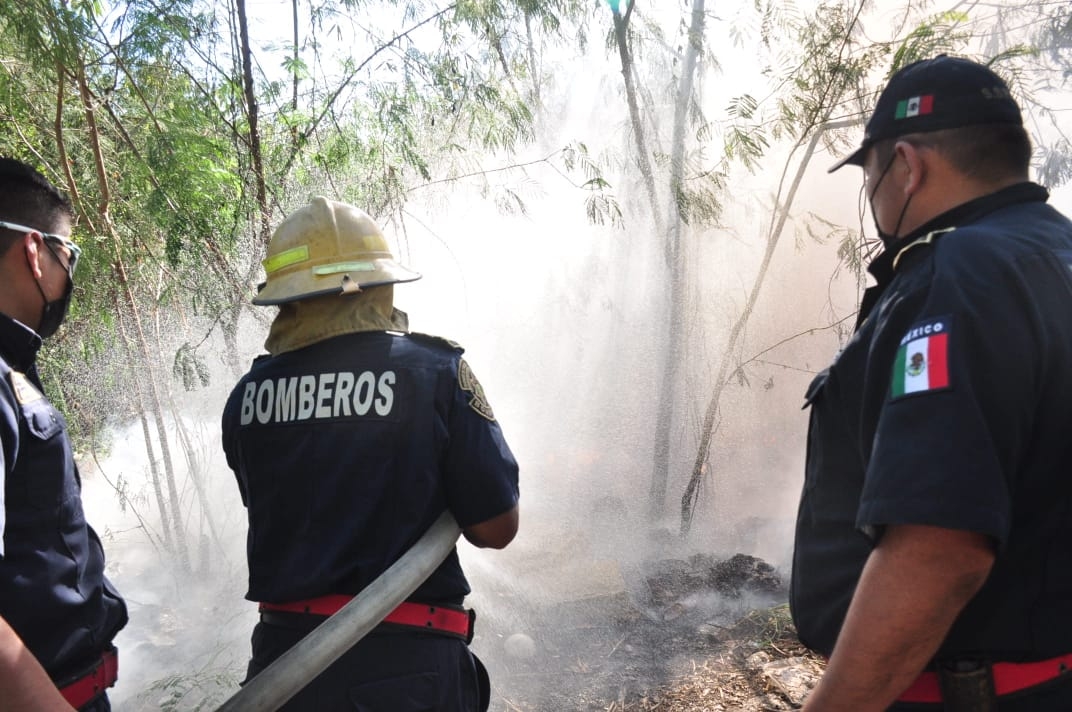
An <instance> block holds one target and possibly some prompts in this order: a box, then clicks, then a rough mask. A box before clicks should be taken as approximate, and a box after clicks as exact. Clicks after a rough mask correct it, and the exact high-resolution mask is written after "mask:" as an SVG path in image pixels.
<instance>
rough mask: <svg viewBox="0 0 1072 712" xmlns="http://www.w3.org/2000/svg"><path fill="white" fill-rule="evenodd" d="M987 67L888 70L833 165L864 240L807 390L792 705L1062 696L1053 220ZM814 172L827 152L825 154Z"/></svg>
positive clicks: (1064, 653) (998, 705) (1071, 541)
mask: <svg viewBox="0 0 1072 712" xmlns="http://www.w3.org/2000/svg"><path fill="white" fill-rule="evenodd" d="M1030 156H1031V147H1030V141H1029V139H1028V137H1027V134H1026V132H1025V131H1024V128H1023V124H1022V119H1021V115H1020V110H1019V107H1018V106H1017V104H1016V102H1015V101H1014V100H1013V98H1012V97H1011V95H1010V93H1009V89H1008V87H1007V85H1006V84H1005V82H1004V81H1002V80H1001V79H1000V78H999V77H998V76H997V75H996V74H994V73H993V72H992V71H991V70H990V69H988V68H987V67H985V66H983V65H981V64H978V63H976V62H973V61H969V60H966V59H961V58H955V57H948V56H939V57H936V58H934V59H930V60H925V61H921V62H917V63H914V64H911V65H909V66H907V67H905V68H903V69H901V70H900V71H899V72H897V73H896V74H895V75H894V76H893V77H892V78H891V79H890V81H889V83H888V85H887V86H886V88H885V89H884V90H883V92H882V94H881V95H880V96H879V99H878V102H877V104H876V106H875V109H874V112H873V114H872V116H871V118H870V120H869V121H868V124H867V129H866V135H865V138H864V141H863V144H862V146H861V147H860V148H859V150H857V151H856V152H855V153H853V154H852V155H851V156H849V157H848V158H847V159H845V160H844V161H842V162H840V163H839V164H838V165H836V166H835V167H834V169H836V168H840V167H841V166H842V165H845V164H852V165H858V166H861V167H862V168H863V171H864V190H865V191H866V195H867V197H868V200H869V202H870V205H871V211H872V214H873V217H874V220H875V225H876V228H877V230H878V233H879V235H880V236H881V238H882V240H883V242H884V244H885V250H884V252H883V253H882V254H881V255H879V256H878V257H877V258H876V259H875V260H874V261H873V262H872V263H871V265H870V266H869V271H870V273H871V274H872V276H873V277H874V282H875V284H874V286H872V287H870V288H869V289H868V290H867V291H866V293H865V295H864V297H863V301H862V303H861V306H860V312H859V315H858V319H857V325H856V331H855V333H854V334H853V336H852V338H851V339H850V340H849V342H848V343H847V344H846V345H845V347H844V349H843V350H842V351H841V352H840V353H839V355H838V356H837V358H836V359H835V360H834V362H833V364H832V365H831V366H830V367H829V368H828V369H826V370H825V371H823V372H822V373H820V374H819V376H818V377H817V378H816V379H815V380H814V381H813V383H812V384H811V386H810V388H809V389H808V392H807V397H806V400H807V403H808V405H809V406H810V409H811V414H810V426H809V433H808V454H807V463H806V471H805V483H804V489H803V494H802V497H801V502H800V509H799V514H798V519H797V532H796V547H795V554H794V561H793V579H792V587H791V606H792V612H793V617H794V621H795V623H796V625H797V629H798V632H799V635H800V638H801V640H802V641H803V642H804V643H805V644H806V645H807V646H808V647H810V648H811V649H813V650H815V651H817V652H818V653H821V654H822V655H824V656H828V657H829V664H828V666H827V668H826V672H825V674H824V676H823V679H822V680H821V681H820V683H819V685H818V686H817V687H816V689H815V690H814V691H813V693H812V695H811V697H810V698H809V700H808V701H807V703H806V705H805V709H807V710H814V711H823V712H828V711H834V710H846V711H851V712H867V711H868V710H884V709H887V708H889V709H896V710H943V709H944V710H957V711H960V712H965V711H968V710H970V711H971V712H990V711H993V710H1000V711H1001V712H1013V711H1023V712H1028V711H1030V712H1047V711H1054V712H1056V711H1057V710H1070V709H1072V672H1069V669H1070V668H1072V617H1070V616H1069V611H1070V610H1072V477H1070V476H1069V473H1068V466H1069V465H1068V463H1070V462H1072V437H1070V436H1069V424H1070V423H1072V318H1070V314H1072V223H1070V222H1069V220H1068V219H1067V218H1065V217H1064V216H1063V215H1061V214H1060V213H1058V212H1057V211H1056V210H1054V209H1053V208H1052V207H1050V206H1048V205H1047V203H1046V201H1047V198H1048V195H1047V192H1046V191H1045V190H1044V189H1043V188H1042V187H1040V186H1038V185H1036V184H1034V183H1031V182H1029V181H1028V167H1029V161H1030ZM834 169H831V170H834Z"/></svg>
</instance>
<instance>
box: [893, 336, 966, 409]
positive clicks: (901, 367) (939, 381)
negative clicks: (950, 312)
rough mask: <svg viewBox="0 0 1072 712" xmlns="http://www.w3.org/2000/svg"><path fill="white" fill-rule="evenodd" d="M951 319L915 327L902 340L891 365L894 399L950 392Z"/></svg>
mask: <svg viewBox="0 0 1072 712" xmlns="http://www.w3.org/2000/svg"><path fill="white" fill-rule="evenodd" d="M950 321H951V320H950V318H949V317H940V318H937V319H930V320H928V321H924V322H921V323H919V324H916V325H915V326H913V327H912V328H911V329H909V330H908V333H907V334H905V335H904V338H903V339H901V346H900V348H899V349H898V350H897V358H896V359H895V360H894V362H893V379H892V380H891V382H890V395H891V396H892V397H893V398H900V397H901V396H907V395H911V394H913V393H925V392H927V391H936V390H941V389H944V388H949V333H950Z"/></svg>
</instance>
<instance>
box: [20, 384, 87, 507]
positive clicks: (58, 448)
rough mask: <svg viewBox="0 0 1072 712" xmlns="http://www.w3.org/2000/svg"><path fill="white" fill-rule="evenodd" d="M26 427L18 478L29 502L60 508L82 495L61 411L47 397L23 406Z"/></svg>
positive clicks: (22, 412) (23, 420) (35, 504)
mask: <svg viewBox="0 0 1072 712" xmlns="http://www.w3.org/2000/svg"><path fill="white" fill-rule="evenodd" d="M20 411H21V416H22V423H23V426H24V427H23V428H22V429H21V430H22V433H21V435H22V439H21V442H20V443H19V453H18V458H17V460H16V463H15V470H16V472H15V475H14V479H15V480H16V481H18V482H21V483H22V485H23V487H24V490H23V491H24V492H25V493H26V500H27V502H28V503H29V504H30V505H32V506H33V507H35V508H39V509H59V508H60V507H62V506H63V505H64V504H65V503H66V502H67V501H68V500H70V499H71V498H72V497H77V496H78V480H77V478H76V476H75V474H74V462H73V460H72V459H71V452H70V444H69V443H68V441H67V440H66V439H65V438H64V437H63V436H62V432H63V430H64V428H65V426H66V423H65V421H64V420H63V416H62V415H60V413H59V411H57V410H56V409H55V408H53V407H52V406H51V405H49V403H48V401H46V400H44V399H40V400H36V401H33V402H31V403H26V404H24V405H21V406H20Z"/></svg>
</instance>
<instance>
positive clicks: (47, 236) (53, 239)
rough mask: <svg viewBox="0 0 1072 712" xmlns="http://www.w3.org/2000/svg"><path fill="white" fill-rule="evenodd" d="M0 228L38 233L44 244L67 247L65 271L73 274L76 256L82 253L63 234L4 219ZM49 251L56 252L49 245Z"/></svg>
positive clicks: (79, 248) (0, 222)
mask: <svg viewBox="0 0 1072 712" xmlns="http://www.w3.org/2000/svg"><path fill="white" fill-rule="evenodd" d="M0 228H6V229H8V230H14V231H15V232H24V233H26V234H27V235H29V234H31V233H35V232H36V233H37V234H38V235H40V236H41V237H42V238H44V240H45V244H46V246H47V245H48V243H52V244H54V245H59V246H60V247H65V248H67V251H68V252H69V253H70V255H71V256H70V258H68V260H67V271H68V272H70V273H71V274H72V275H73V274H74V268H75V265H77V264H78V258H79V257H81V255H82V248H81V247H79V246H78V245H76V244H74V243H73V242H71V240H69V239H68V238H66V237H64V236H63V235H54V234H52V233H50V232H43V231H41V230H38V229H36V228H32V227H26V226H25V225H19V224H18V223H12V222H6V221H4V220H0ZM49 251H50V252H52V254H53V255H55V254H56V253H55V252H54V251H53V250H52V248H51V247H49ZM62 263H63V262H62V260H60V264H62Z"/></svg>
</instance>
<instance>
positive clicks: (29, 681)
mask: <svg viewBox="0 0 1072 712" xmlns="http://www.w3.org/2000/svg"><path fill="white" fill-rule="evenodd" d="M0 690H2V691H3V693H2V694H0V712H9V711H10V712H54V711H55V712H73V710H74V708H73V707H71V706H70V705H69V704H67V701H66V700H64V699H63V695H61V694H60V693H59V690H57V689H56V686H55V685H54V684H53V683H52V680H51V679H50V678H49V676H48V673H46V672H45V669H44V668H43V667H41V663H39V662H38V661H37V658H35V657H34V656H33V654H32V653H30V651H29V649H27V647H26V646H25V645H24V644H23V642H22V639H21V638H20V637H19V635H18V633H16V632H15V631H14V630H13V629H12V628H11V626H10V625H8V623H7V621H5V620H4V619H3V618H0Z"/></svg>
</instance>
